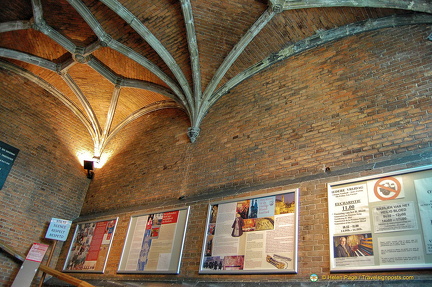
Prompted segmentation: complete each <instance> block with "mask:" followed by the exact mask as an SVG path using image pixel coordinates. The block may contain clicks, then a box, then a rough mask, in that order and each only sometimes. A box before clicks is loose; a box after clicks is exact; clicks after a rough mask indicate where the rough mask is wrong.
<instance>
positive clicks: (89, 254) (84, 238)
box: [63, 218, 118, 273]
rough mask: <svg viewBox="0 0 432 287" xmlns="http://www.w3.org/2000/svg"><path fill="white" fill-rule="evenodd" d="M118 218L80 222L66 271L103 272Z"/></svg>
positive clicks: (65, 267)
mask: <svg viewBox="0 0 432 287" xmlns="http://www.w3.org/2000/svg"><path fill="white" fill-rule="evenodd" d="M117 221H118V218H114V219H108V220H103V221H88V222H82V223H78V224H77V226H76V228H75V233H74V237H73V239H72V243H71V246H70V248H69V253H68V256H67V258H66V262H65V265H64V266H63V271H64V272H96V273H103V272H104V270H105V265H106V261H107V258H108V254H109V250H110V248H111V243H112V240H113V237H114V233H115V228H116V225H117Z"/></svg>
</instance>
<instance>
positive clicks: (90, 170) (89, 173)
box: [84, 160, 94, 179]
mask: <svg viewBox="0 0 432 287" xmlns="http://www.w3.org/2000/svg"><path fill="white" fill-rule="evenodd" d="M84 169H85V170H87V178H90V179H92V178H93V175H94V172H93V161H91V160H84Z"/></svg>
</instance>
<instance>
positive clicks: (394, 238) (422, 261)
mask: <svg viewBox="0 0 432 287" xmlns="http://www.w3.org/2000/svg"><path fill="white" fill-rule="evenodd" d="M328 204H329V231H330V265H331V266H330V271H347V272H348V271H359V270H364V271H374V270H392V269H421V268H431V267H432V166H427V167H422V168H416V169H408V170H403V171H399V172H393V173H387V174H381V175H378V176H373V177H364V178H358V179H353V180H348V181H340V182H335V183H330V184H329V185H328Z"/></svg>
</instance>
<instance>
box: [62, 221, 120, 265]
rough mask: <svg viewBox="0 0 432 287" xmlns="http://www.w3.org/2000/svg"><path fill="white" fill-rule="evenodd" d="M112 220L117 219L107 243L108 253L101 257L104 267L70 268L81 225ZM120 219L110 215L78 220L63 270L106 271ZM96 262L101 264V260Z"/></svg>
mask: <svg viewBox="0 0 432 287" xmlns="http://www.w3.org/2000/svg"><path fill="white" fill-rule="evenodd" d="M110 221H115V224H114V226H113V227H112V232H111V236H110V239H109V243H108V244H105V245H107V251H106V254H105V255H104V256H103V257H102V258H101V261H102V262H103V264H102V268H99V269H78V270H74V269H70V268H68V267H67V265H68V263H69V260H70V259H71V256H72V255H73V253H72V252H73V249H74V247H75V245H76V244H77V236H78V230H79V227H80V226H83V225H85V224H95V225H96V224H97V223H100V222H110ZM118 221H119V218H118V217H110V218H102V219H95V220H86V221H81V222H77V223H76V224H75V230H74V235H73V238H72V241H71V243H70V246H69V250H68V253H67V256H66V260H65V263H64V265H63V269H62V271H63V272H71V273H104V272H105V268H106V264H107V262H108V257H109V254H110V251H111V246H112V242H113V240H114V236H115V232H116V228H117V224H118ZM90 243H91V242H90ZM101 245H103V244H102V243H101ZM96 264H100V261H97V262H96Z"/></svg>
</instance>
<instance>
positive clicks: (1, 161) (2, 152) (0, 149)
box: [0, 141, 19, 189]
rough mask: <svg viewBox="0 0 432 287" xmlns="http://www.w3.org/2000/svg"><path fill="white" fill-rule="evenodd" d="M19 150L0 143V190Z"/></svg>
mask: <svg viewBox="0 0 432 287" xmlns="http://www.w3.org/2000/svg"><path fill="white" fill-rule="evenodd" d="M18 152H19V149H17V148H15V147H13V146H10V145H8V144H7V143H4V142H2V141H0V189H2V188H3V185H4V183H5V181H6V178H7V177H8V175H9V172H10V170H11V169H12V165H13V163H14V161H15V158H16V157H17V155H18Z"/></svg>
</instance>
